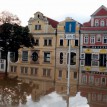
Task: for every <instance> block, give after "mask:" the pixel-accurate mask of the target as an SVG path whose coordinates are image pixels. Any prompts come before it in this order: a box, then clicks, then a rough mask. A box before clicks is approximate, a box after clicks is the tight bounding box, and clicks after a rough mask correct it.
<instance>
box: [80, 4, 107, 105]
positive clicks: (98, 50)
mask: <svg viewBox="0 0 107 107" xmlns="http://www.w3.org/2000/svg"><path fill="white" fill-rule="evenodd" d="M79 84H80V86H79V89H80V91H81V92H82V95H84V96H86V97H87V98H88V103H89V105H90V107H106V105H107V93H106V92H107V8H106V7H105V6H103V5H102V6H101V7H99V8H98V9H97V10H96V11H95V12H94V13H93V14H92V15H91V19H90V21H89V22H86V23H84V24H83V26H82V27H81V36H80V72H79ZM101 104H102V106H101Z"/></svg>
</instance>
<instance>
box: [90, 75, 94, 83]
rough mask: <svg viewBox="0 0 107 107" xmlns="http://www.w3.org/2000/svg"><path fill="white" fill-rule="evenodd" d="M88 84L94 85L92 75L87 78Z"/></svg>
mask: <svg viewBox="0 0 107 107" xmlns="http://www.w3.org/2000/svg"><path fill="white" fill-rule="evenodd" d="M89 84H94V76H93V75H90V76H89Z"/></svg>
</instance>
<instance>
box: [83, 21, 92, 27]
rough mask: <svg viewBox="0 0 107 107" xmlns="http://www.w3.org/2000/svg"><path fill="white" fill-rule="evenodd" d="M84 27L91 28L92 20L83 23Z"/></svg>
mask: <svg viewBox="0 0 107 107" xmlns="http://www.w3.org/2000/svg"><path fill="white" fill-rule="evenodd" d="M83 26H84V27H90V26H91V20H90V21H89V22H85V23H83Z"/></svg>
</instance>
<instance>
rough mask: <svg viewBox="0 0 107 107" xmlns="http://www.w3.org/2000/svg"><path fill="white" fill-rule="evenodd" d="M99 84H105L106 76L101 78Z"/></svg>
mask: <svg viewBox="0 0 107 107" xmlns="http://www.w3.org/2000/svg"><path fill="white" fill-rule="evenodd" d="M101 85H106V78H105V77H102V78H101Z"/></svg>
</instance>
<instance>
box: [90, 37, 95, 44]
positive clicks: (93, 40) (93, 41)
mask: <svg viewBox="0 0 107 107" xmlns="http://www.w3.org/2000/svg"><path fill="white" fill-rule="evenodd" d="M90 44H95V36H90Z"/></svg>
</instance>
